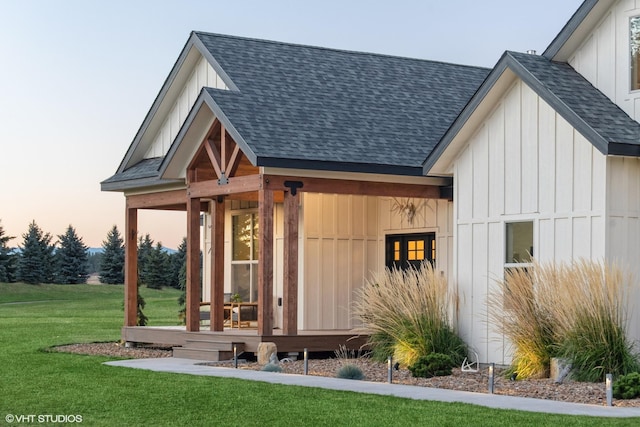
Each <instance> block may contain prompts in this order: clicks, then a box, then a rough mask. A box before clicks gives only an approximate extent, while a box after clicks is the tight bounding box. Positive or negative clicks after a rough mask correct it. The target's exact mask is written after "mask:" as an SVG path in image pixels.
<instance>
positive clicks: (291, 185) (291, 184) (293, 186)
mask: <svg viewBox="0 0 640 427" xmlns="http://www.w3.org/2000/svg"><path fill="white" fill-rule="evenodd" d="M284 186H285V187H287V188H288V189H290V190H291V195H292V196H295V195H296V194H298V188H302V187H304V183H303V182H302V181H285V182H284Z"/></svg>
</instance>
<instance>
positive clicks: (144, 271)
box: [138, 233, 153, 285]
mask: <svg viewBox="0 0 640 427" xmlns="http://www.w3.org/2000/svg"><path fill="white" fill-rule="evenodd" d="M152 252H153V240H152V239H151V236H149V233H147V234H145V236H144V237H142V236H140V238H139V239H138V281H139V282H140V284H141V285H147V284H149V274H150V273H151V267H150V265H149V264H150V263H149V261H150V258H151V254H152Z"/></svg>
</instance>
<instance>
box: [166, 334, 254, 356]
mask: <svg viewBox="0 0 640 427" xmlns="http://www.w3.org/2000/svg"><path fill="white" fill-rule="evenodd" d="M234 345H235V346H236V350H237V354H238V355H240V353H242V352H243V351H244V343H234V342H221V341H209V340H189V339H188V340H186V342H185V344H184V345H183V346H182V347H173V357H180V358H183V359H194V360H206V361H208V362H219V361H221V360H230V359H233V346H234Z"/></svg>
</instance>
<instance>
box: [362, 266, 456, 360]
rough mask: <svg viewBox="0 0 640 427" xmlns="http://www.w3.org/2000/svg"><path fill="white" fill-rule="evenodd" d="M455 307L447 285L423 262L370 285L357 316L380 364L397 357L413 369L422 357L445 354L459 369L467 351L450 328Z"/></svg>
mask: <svg viewBox="0 0 640 427" xmlns="http://www.w3.org/2000/svg"><path fill="white" fill-rule="evenodd" d="M454 301H455V295H454V293H453V292H452V291H451V290H450V289H449V287H448V284H447V279H446V278H445V277H444V276H442V275H441V274H440V273H439V272H436V271H434V269H433V268H432V266H431V264H430V263H428V262H425V263H423V264H422V265H421V267H420V268H418V269H415V268H410V269H407V270H398V269H393V270H388V269H386V270H385V271H384V272H383V273H382V274H379V275H378V276H377V277H376V278H375V279H374V280H373V281H369V282H367V283H366V284H365V285H364V286H363V287H362V288H361V289H360V291H359V298H358V299H357V300H356V303H355V305H354V312H355V314H356V316H358V317H359V319H360V320H361V321H362V324H363V327H362V331H363V332H365V333H367V334H369V345H370V347H371V350H372V355H373V357H374V359H376V360H386V358H387V357H388V356H393V358H394V360H396V361H397V362H399V363H400V364H401V365H403V366H409V365H412V364H414V363H415V361H416V360H417V359H418V358H419V357H420V356H426V355H427V354H430V353H444V354H448V355H449V356H451V358H452V359H453V360H454V362H455V363H461V362H462V360H463V359H464V357H465V356H466V354H467V346H466V344H465V342H464V341H463V340H462V339H461V338H460V337H459V336H458V335H457V334H456V333H455V331H454V329H453V328H452V327H451V326H450V323H449V317H448V313H449V312H448V310H449V308H450V307H451V305H452V304H453V303H454Z"/></svg>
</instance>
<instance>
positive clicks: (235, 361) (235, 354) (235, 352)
mask: <svg viewBox="0 0 640 427" xmlns="http://www.w3.org/2000/svg"><path fill="white" fill-rule="evenodd" d="M233 367H234V368H236V369H238V346H237V345H236V344H234V345H233Z"/></svg>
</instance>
